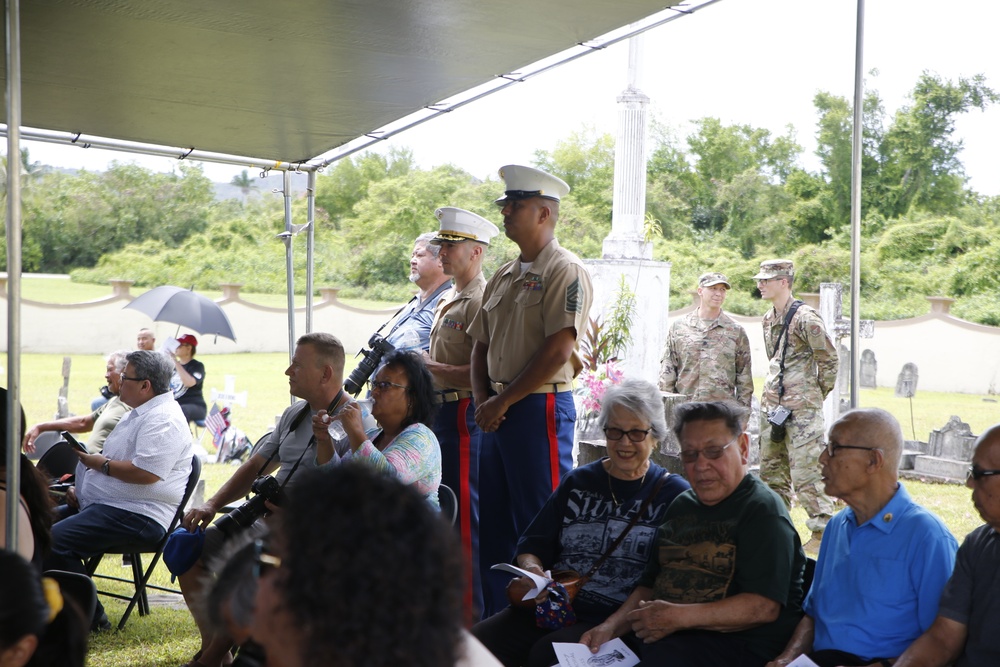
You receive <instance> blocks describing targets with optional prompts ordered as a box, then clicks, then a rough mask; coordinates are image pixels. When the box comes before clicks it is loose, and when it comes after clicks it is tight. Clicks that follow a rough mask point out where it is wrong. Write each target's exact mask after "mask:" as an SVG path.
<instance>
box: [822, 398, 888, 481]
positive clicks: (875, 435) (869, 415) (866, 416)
mask: <svg viewBox="0 0 1000 667" xmlns="http://www.w3.org/2000/svg"><path fill="white" fill-rule="evenodd" d="M834 429H838V431H837V432H838V434H842V435H839V439H840V440H841V442H849V443H850V444H852V445H858V446H859V447H877V448H878V449H881V450H882V456H883V458H884V459H885V466H883V467H884V469H885V471H886V472H889V473H891V474H892V476H893V477H898V476H899V459H900V457H901V456H902V455H903V429H902V428H900V426H899V422H898V421H897V420H896V418H895V417H893V416H892V415H891V414H889V413H888V412H886V411H885V410H882V409H881V408H855V409H854V410H851V411H849V412H846V413H844V414H843V415H841V417H840V419H838V420H837V421H836V422H834V424H833V427H832V428H831V429H830V432H831V434H832V433H833V430H834Z"/></svg>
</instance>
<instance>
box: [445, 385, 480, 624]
mask: <svg viewBox="0 0 1000 667" xmlns="http://www.w3.org/2000/svg"><path fill="white" fill-rule="evenodd" d="M475 413H476V406H475V405H474V404H473V402H472V399H471V398H462V399H459V400H457V401H452V402H450V403H443V404H442V405H441V409H440V410H438V414H437V418H436V419H435V420H434V434H435V435H436V436H437V439H438V442H439V443H440V444H441V482H442V483H444V484H447V485H448V486H449V487H451V490H452V491H454V492H455V496H456V497H457V498H458V520H457V521H456V522H455V523H456V526H457V528H458V530H459V534H460V536H461V540H462V552H463V553H464V555H465V563H466V567H467V568H468V571H467V572H466V573H465V575H466V576H465V600H464V602H465V604H464V607H465V612H466V615H467V616H468V618H469V619H470V620H472V621H476V620H478V619H479V615H480V613H481V611H482V609H483V593H482V585H481V584H480V581H479V441H480V438H481V437H482V431H480V430H479V427H478V426H476V420H475Z"/></svg>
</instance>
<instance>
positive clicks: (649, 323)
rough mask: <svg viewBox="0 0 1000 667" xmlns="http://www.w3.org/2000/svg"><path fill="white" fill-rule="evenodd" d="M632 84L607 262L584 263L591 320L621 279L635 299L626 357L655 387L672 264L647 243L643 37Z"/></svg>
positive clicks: (622, 106)
mask: <svg viewBox="0 0 1000 667" xmlns="http://www.w3.org/2000/svg"><path fill="white" fill-rule="evenodd" d="M628 60H629V63H628V85H627V87H626V88H625V90H624V91H623V92H622V94H621V95H619V96H618V108H619V111H618V136H617V137H616V139H615V191H614V204H613V209H612V216H611V233H610V234H608V236H607V238H605V239H604V252H603V259H597V260H586V262H585V263H586V265H587V268H588V269H589V270H590V274H591V276H592V277H593V281H594V308H593V312H592V313H591V316H593V317H596V316H598V315H600V316H602V319H606V313H607V311H608V310H609V309H610V307H611V305H612V304H613V303H614V301H615V294H616V291H617V290H618V286H619V283H620V281H621V276H623V275H624V276H625V281H626V283H627V284H628V286H629V287H630V288H631V290H632V291H633V292H634V294H635V297H636V314H635V318H634V320H633V323H632V331H631V332H632V345H631V347H630V348H629V349H628V350H626V351H625V352H624V354H623V356H622V362H621V365H622V367H623V368H624V370H625V373H626V375H627V376H628V377H636V378H642V379H645V380H649V381H650V382H654V383H655V382H656V379H657V376H658V374H659V369H660V354H661V352H662V348H663V341H664V340H665V338H666V330H667V312H668V311H669V309H670V263H669V262H654V261H652V257H653V244H652V243H649V242H647V241H646V238H645V233H644V224H643V223H644V221H645V217H646V125H647V107H648V106H649V97H647V96H646V95H645V94H644V93H643V92H642V91H641V90H639V78H640V74H641V64H642V63H641V61H642V36H641V35H639V36H638V37H633V38H632V39H631V40H629V59H628Z"/></svg>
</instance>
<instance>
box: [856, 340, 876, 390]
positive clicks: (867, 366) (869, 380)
mask: <svg viewBox="0 0 1000 667" xmlns="http://www.w3.org/2000/svg"><path fill="white" fill-rule="evenodd" d="M877 373H878V361H876V360H875V353H874V352H873V351H871V350H863V351H862V352H861V377H859V378H858V382H859V384H860V385H861V386H862V387H865V388H867V389H874V388H875V386H876V384H875V376H876V375H877Z"/></svg>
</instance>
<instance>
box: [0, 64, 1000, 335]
mask: <svg viewBox="0 0 1000 667" xmlns="http://www.w3.org/2000/svg"><path fill="white" fill-rule="evenodd" d="M997 98H998V96H997V94H996V93H995V92H994V91H993V90H992V89H991V88H990V87H988V86H987V84H986V81H985V80H984V79H983V77H982V76H975V77H971V78H961V79H958V80H957V81H947V80H943V79H941V78H939V77H936V76H934V75H932V74H926V73H925V74H924V75H922V76H921V77H920V78H919V80H918V81H917V82H916V85H915V86H914V89H913V91H912V94H911V98H910V101H909V103H908V104H907V105H905V106H904V107H902V108H900V109H899V110H898V111H896V112H895V113H894V114H892V115H889V114H887V113H886V111H885V109H884V105H883V103H882V101H881V99H880V98H879V95H878V93H877V92H876V91H874V90H871V91H869V92H868V94H867V96H866V98H865V102H864V104H865V108H864V136H863V144H864V155H863V170H864V182H863V184H862V215H863V228H862V229H863V232H862V233H863V251H862V285H861V289H862V297H863V303H862V304H861V310H862V314H863V315H864V316H865V317H878V318H885V317H904V316H911V315H916V314H921V313H924V312H926V311H927V306H926V302H925V301H924V298H923V297H924V296H926V295H950V296H954V297H956V298H957V299H958V303H956V305H955V307H954V310H953V312H955V313H956V314H958V315H960V316H964V317H966V318H968V319H972V320H974V321H980V322H989V323H994V324H1000V303H997V302H996V299H995V297H994V295H995V292H996V285H997V284H998V279H1000V269H997V267H998V266H1000V234H997V228H998V226H1000V197H992V198H990V197H983V196H981V195H979V194H977V193H975V192H973V191H971V190H970V189H969V188H968V187H967V185H966V179H965V174H964V170H963V166H962V163H961V159H960V158H961V148H962V145H961V143H960V142H959V141H957V140H955V138H954V136H953V134H954V129H955V120H956V118H958V116H959V115H961V114H964V113H968V112H971V111H975V110H980V109H984V108H986V107H987V106H988V105H990V104H992V103H994V102H996V101H997ZM813 102H814V105H815V107H816V112H817V124H816V127H815V133H816V134H815V136H816V141H817V157H818V158H819V165H820V166H819V169H818V170H816V171H814V172H810V171H806V170H804V169H803V168H802V167H801V165H800V158H801V153H802V148H801V146H800V145H799V144H798V143H797V141H796V138H795V132H794V129H793V128H791V127H789V128H787V130H786V131H785V132H784V133H783V134H780V135H775V134H773V133H771V132H769V131H768V130H764V129H760V128H754V127H752V126H749V125H741V124H735V125H725V124H723V123H722V122H721V121H720V120H719V119H717V118H702V119H698V120H696V121H694V123H693V125H692V127H693V129H692V131H691V132H690V134H689V135H688V136H684V137H681V136H679V135H678V134H677V133H676V132H675V131H673V130H671V129H670V128H668V127H666V126H664V125H662V124H659V123H654V124H653V127H652V129H651V137H650V150H649V162H648V174H647V178H648V189H647V223H648V224H650V225H652V226H653V227H654V228H655V229H656V231H658V232H659V234H658V235H656V236H657V238H656V241H655V244H654V248H655V250H654V252H655V257H656V258H657V259H660V260H667V261H671V262H672V263H673V271H672V275H673V277H672V281H671V305H672V307H674V308H676V307H679V306H683V305H686V304H687V303H689V302H690V299H691V295H690V292H691V289H692V287H693V284H694V282H695V280H696V277H697V276H698V275H699V274H700V273H702V272H703V271H705V270H708V269H715V270H721V271H723V272H725V273H727V274H728V275H729V276H730V278H731V280H732V282H733V286H734V290H733V292H732V293H731V296H730V299H729V301H728V305H729V306H730V307H731V309H732V310H734V311H736V312H742V313H746V314H757V313H760V312H761V310H762V306H761V304H760V302H759V301H757V300H755V298H754V285H753V283H752V281H751V279H750V276H752V275H753V274H754V273H755V271H756V266H757V264H758V262H759V261H760V260H761V259H764V258H766V257H775V256H787V257H790V258H791V259H794V260H795V262H796V264H797V266H798V270H799V277H798V280H797V288H796V289H797V291H800V292H802V291H816V290H817V289H818V286H819V283H820V282H825V281H839V282H846V281H847V280H848V274H849V271H848V263H849V233H848V230H849V220H850V191H851V183H850V179H851V117H852V109H851V104H850V102H849V101H848V100H846V99H844V98H842V97H838V96H836V95H832V94H830V93H826V92H820V93H818V94H817V95H816V96H815V98H814V100H813ZM535 164H536V165H537V166H539V167H541V168H543V169H546V170H549V171H551V172H553V173H555V174H558V175H559V176H561V177H562V178H563V179H565V180H566V181H567V182H568V183H569V184H570V185H571V187H572V192H571V193H570V194H569V196H568V197H567V198H566V199H565V200H564V201H563V204H562V206H561V214H560V222H559V228H558V235H559V238H560V241H561V242H562V243H563V244H564V245H565V246H567V247H569V248H570V249H572V250H574V251H575V252H577V253H578V254H580V255H581V256H583V257H599V256H600V252H601V244H602V241H603V239H604V237H605V236H606V235H607V234H608V232H609V231H610V228H611V211H612V196H613V180H614V142H613V138H612V137H611V136H609V135H602V134H599V133H597V132H595V131H594V130H593V129H591V128H583V129H581V130H580V131H577V132H574V133H572V134H570V135H569V136H568V137H566V138H565V139H563V140H561V141H559V142H557V143H556V144H555V146H554V147H552V148H551V149H550V150H540V151H538V152H537V153H536V155H535ZM3 168H6V161H5V162H4V164H3ZM21 169H22V172H23V173H24V174H25V189H24V202H25V203H24V266H25V270H28V271H35V270H42V271H65V270H70V269H74V270H75V271H74V276H75V277H76V278H77V279H85V280H93V281H105V280H107V279H108V278H111V277H125V278H131V279H133V280H136V281H137V282H138V283H139V284H141V285H155V284H161V283H164V282H173V283H175V284H181V285H195V286H197V287H199V288H202V289H209V288H213V287H215V286H216V285H217V284H218V283H219V282H221V281H237V282H243V283H245V284H246V289H247V290H254V291H282V290H283V289H284V286H285V278H284V246H283V245H282V243H280V242H279V241H277V240H276V239H275V234H276V233H277V232H279V231H281V230H282V229H283V225H284V223H283V218H282V210H281V203H280V198H278V197H268V196H263V195H262V196H260V197H252V198H249V199H248V201H245V202H244V201H236V200H228V201H222V202H214V201H213V198H212V190H211V184H210V183H209V182H208V179H207V178H205V176H204V174H203V173H202V172H201V170H200V169H199V168H197V167H192V166H190V165H186V164H183V163H182V164H181V165H179V167H178V169H177V170H176V171H175V172H174V173H172V174H154V173H152V172H149V171H148V170H145V169H143V168H141V167H137V166H135V165H131V164H125V165H121V164H116V165H114V166H113V167H112V168H111V169H109V170H108V171H107V172H106V173H103V174H99V173H90V172H80V173H78V174H75V175H70V174H65V173H58V172H48V171H46V170H45V169H43V168H41V166H40V165H37V164H35V163H32V162H31V161H30V159H29V157H28V155H27V153H24V154H22V156H21ZM232 184H233V185H236V186H237V187H239V188H240V189H241V190H242V191H243V192H244V194H249V193H250V192H251V190H253V189H254V187H255V186H254V185H253V179H251V178H250V177H249V176H248V175H247V174H246V173H244V174H242V175H241V176H238V177H236V178H234V179H233V181H232ZM500 189H501V184H500V182H499V181H497V180H495V179H489V180H487V181H486V182H481V181H479V180H477V179H475V178H473V177H472V176H471V175H469V174H468V173H466V172H464V171H463V170H461V169H459V168H457V167H455V166H452V165H444V166H439V167H435V168H433V169H421V168H419V167H418V166H417V163H416V161H415V159H414V157H413V154H412V153H411V152H410V151H408V150H395V151H391V152H389V153H387V154H385V155H380V154H374V153H364V154H360V155H355V156H352V157H349V158H345V159H343V160H341V161H339V162H337V163H336V164H334V165H332V166H331V167H330V168H329V169H328V170H327V171H326V172H325V173H323V174H320V175H319V176H318V178H317V191H316V204H317V229H316V241H317V247H316V271H317V273H316V283H317V285H327V284H332V285H336V286H339V287H342V288H345V292H346V293H348V294H354V295H364V296H368V297H371V298H387V299H393V300H396V299H401V298H404V297H405V296H406V295H407V294H408V293H410V292H411V291H412V287H411V286H409V285H408V284H407V282H406V273H407V268H406V267H407V260H408V257H409V254H410V251H411V247H412V240H413V238H414V237H416V236H417V235H418V234H419V233H421V232H424V231H431V230H433V229H435V228H436V225H437V223H436V220H435V219H434V217H433V212H434V209H435V208H437V207H439V206H448V205H451V206H460V207H462V208H467V209H469V210H472V211H475V212H477V213H480V214H481V215H484V216H486V217H487V218H489V219H491V220H494V221H495V222H496V223H497V224H498V225H499V224H500V222H501V221H500V217H499V215H498V212H497V209H496V206H495V205H494V204H493V200H494V199H495V197H496V196H497V194H498V192H499V191H500ZM294 206H295V214H296V221H297V222H302V221H304V219H305V216H304V202H303V201H301V200H297V201H296V202H295V205H294ZM295 244H296V245H295V247H296V253H295V260H296V267H297V270H298V271H300V272H301V269H302V268H303V262H304V258H305V253H304V252H301V251H300V250H299V249H301V248H303V246H304V244H303V242H302V237H299V238H298V239H296V240H295ZM515 250H516V249H515V248H514V247H513V245H512V244H511V243H510V242H509V241H508V240H506V239H505V238H504V237H503V236H502V235H501V236H500V237H499V238H498V239H497V240H496V241H495V242H494V245H493V247H492V248H491V250H490V252H489V253H488V255H487V261H486V270H487V272H488V273H491V272H492V271H493V270H494V269H495V268H496V267H497V266H498V265H499V264H500V263H501V262H503V261H506V260H507V259H509V258H511V257H513V256H514V254H515ZM299 275H300V276H301V273H299ZM301 284H302V281H301V278H300V279H299V282H298V283H297V285H298V287H299V288H301Z"/></svg>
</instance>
